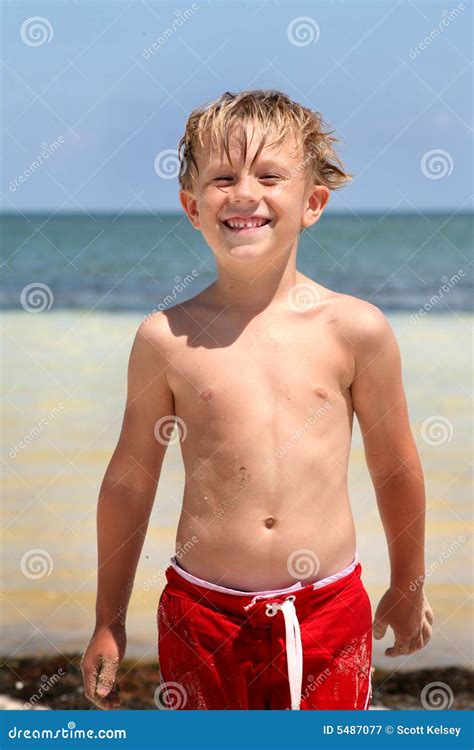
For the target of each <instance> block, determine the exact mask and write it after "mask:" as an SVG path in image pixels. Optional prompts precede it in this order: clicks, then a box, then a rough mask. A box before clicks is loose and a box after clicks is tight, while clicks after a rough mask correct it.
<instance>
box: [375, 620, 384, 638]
mask: <svg viewBox="0 0 474 750" xmlns="http://www.w3.org/2000/svg"><path fill="white" fill-rule="evenodd" d="M387 626H388V623H387V622H384V621H383V620H374V623H373V625H372V634H373V636H374V638H376V639H377V640H380V638H383V637H384V635H385V633H386V631H387Z"/></svg>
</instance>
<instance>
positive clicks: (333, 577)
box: [170, 552, 359, 597]
mask: <svg viewBox="0 0 474 750" xmlns="http://www.w3.org/2000/svg"><path fill="white" fill-rule="evenodd" d="M358 562H359V555H358V553H357V552H356V553H355V555H354V559H353V560H352V562H351V563H349V565H347V567H345V568H343V570H340V571H339V572H338V573H333V575H331V576H327V577H326V578H322V579H321V580H320V581H316V582H315V583H313V584H312V586H313V589H320V588H322V587H323V586H327V585H328V584H330V583H332V582H333V581H337V580H338V579H339V578H343V577H344V576H347V575H349V573H352V571H353V570H354V568H355V567H356V565H357V563H358ZM170 566H171V567H172V568H174V570H176V572H177V573H179V575H180V576H182V578H185V579H186V580H187V581H189V582H190V583H194V584H196V585H197V586H202V587H203V588H205V589H209V590H210V591H220V592H221V593H222V594H230V595H231V596H252V597H266V596H280V595H282V594H291V592H292V591H299V589H302V588H304V586H306V585H307V584H302V583H301V581H297V583H294V584H293V585H292V586H288V588H286V589H273V590H268V591H240V590H239V589H228V588H227V587H226V586H219V584H217V583H211V582H210V581H205V580H204V578H198V577H197V576H193V575H192V573H188V572H187V570H184V569H183V568H182V567H181V566H180V565H179V563H178V560H177V558H176V557H172V558H171V560H170Z"/></svg>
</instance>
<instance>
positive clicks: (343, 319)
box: [328, 292, 393, 346]
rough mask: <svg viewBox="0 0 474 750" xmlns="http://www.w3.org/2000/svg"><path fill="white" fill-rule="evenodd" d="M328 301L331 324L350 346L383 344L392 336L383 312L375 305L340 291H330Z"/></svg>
mask: <svg viewBox="0 0 474 750" xmlns="http://www.w3.org/2000/svg"><path fill="white" fill-rule="evenodd" d="M328 301H329V302H330V310H331V321H332V323H333V325H334V326H335V327H336V328H337V330H338V331H339V332H340V333H341V335H342V336H343V337H344V338H345V339H346V340H347V342H348V343H350V344H351V345H352V346H370V344H376V345H377V344H383V342H384V341H387V340H388V339H389V338H391V337H392V336H393V331H392V329H391V327H390V324H389V322H388V320H387V318H386V316H385V314H384V313H383V312H382V310H381V309H380V308H379V307H377V305H374V304H372V303H371V302H368V301H367V300H364V299H360V298H359V297H354V296H352V295H350V294H343V293H340V292H332V293H331V295H330V297H328Z"/></svg>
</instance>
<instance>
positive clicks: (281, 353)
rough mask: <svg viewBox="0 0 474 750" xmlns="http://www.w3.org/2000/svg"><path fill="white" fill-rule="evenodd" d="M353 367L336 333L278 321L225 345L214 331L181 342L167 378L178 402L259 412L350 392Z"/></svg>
mask: <svg viewBox="0 0 474 750" xmlns="http://www.w3.org/2000/svg"><path fill="white" fill-rule="evenodd" d="M312 333H314V335H311V334H312ZM351 371H352V362H351V359H350V357H349V356H348V353H347V350H345V349H344V347H342V346H341V344H340V342H339V341H337V338H336V337H335V336H334V335H332V334H331V332H326V335H325V336H322V335H318V332H317V331H316V332H314V331H311V329H310V328H309V327H308V328H304V329H303V328H302V327H301V328H300V330H297V329H293V330H279V329H278V326H277V325H275V326H271V327H266V328H265V329H264V330H262V329H258V328H256V329H254V330H251V331H245V332H243V333H242V334H241V335H240V336H239V337H238V338H236V339H235V340H234V341H230V340H228V341H226V342H225V343H224V342H223V343H222V345H219V342H218V341H216V340H214V341H213V340H212V337H211V336H210V335H209V336H206V337H201V341H199V340H197V341H195V342H194V345H192V346H189V345H186V346H182V347H181V348H180V351H179V355H178V356H177V357H176V359H175V361H174V364H173V368H172V369H171V371H170V372H169V377H168V379H169V382H170V386H171V388H172V390H173V393H174V396H175V403H176V406H177V407H180V408H181V409H184V410H185V411H188V410H189V408H190V407H192V408H193V409H195V410H197V411H201V410H205V411H206V412H207V414H208V416H210V415H211V414H212V412H215V416H218V414H221V415H222V414H224V413H229V412H232V411H234V408H235V411H236V412H237V411H238V412H241V411H242V407H243V406H244V405H249V406H250V407H251V408H253V409H254V410H255V411H256V412H257V413H262V412H266V411H267V412H271V411H272V410H274V409H278V408H279V407H285V409H292V408H294V409H296V410H299V409H300V408H301V407H303V408H306V407H315V406H316V407H317V406H318V405H321V404H322V403H324V402H326V401H328V400H330V401H333V400H334V398H336V397H337V396H339V395H340V394H341V392H344V391H347V388H348V386H349V385H350V381H351ZM233 407H234V408H233Z"/></svg>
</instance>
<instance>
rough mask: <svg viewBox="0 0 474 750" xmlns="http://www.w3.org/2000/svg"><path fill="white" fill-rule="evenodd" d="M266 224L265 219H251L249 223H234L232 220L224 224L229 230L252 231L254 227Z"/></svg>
mask: <svg viewBox="0 0 474 750" xmlns="http://www.w3.org/2000/svg"><path fill="white" fill-rule="evenodd" d="M266 222H267V219H251V220H249V221H234V220H233V219H228V220H227V222H226V224H228V225H229V226H230V227H231V229H252V228H254V227H263V226H264V224H266Z"/></svg>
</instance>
